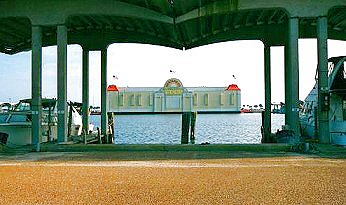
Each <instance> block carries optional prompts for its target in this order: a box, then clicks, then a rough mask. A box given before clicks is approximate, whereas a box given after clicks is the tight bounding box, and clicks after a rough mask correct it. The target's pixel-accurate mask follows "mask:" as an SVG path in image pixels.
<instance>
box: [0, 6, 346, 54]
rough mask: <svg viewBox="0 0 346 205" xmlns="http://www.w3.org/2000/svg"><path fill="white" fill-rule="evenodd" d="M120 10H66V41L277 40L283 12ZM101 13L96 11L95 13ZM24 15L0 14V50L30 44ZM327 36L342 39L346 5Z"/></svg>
mask: <svg viewBox="0 0 346 205" xmlns="http://www.w3.org/2000/svg"><path fill="white" fill-rule="evenodd" d="M117 2H119V4H121V6H123V7H124V10H125V11H124V12H118V13H115V14H109V13H104V14H102V12H98V13H91V14H85V13H81V12H78V9H76V10H75V11H74V10H71V11H70V15H69V16H68V17H67V19H66V26H67V29H68V40H69V43H70V44H72V43H73V44H80V45H82V46H85V47H88V48H89V49H99V48H100V47H104V46H107V45H109V44H111V43H119V42H129V43H131V42H134V43H146V44H154V45H162V46H168V47H173V48H178V49H183V48H186V49H189V48H193V47H197V46H201V45H206V44H210V43H216V42H223V41H231V40H262V41H265V42H268V43H270V44H272V45H283V44H284V43H285V39H286V35H285V33H286V30H287V21H288V16H287V13H286V12H285V10H284V9H281V8H266V9H251V10H237V2H238V1H235V0H227V1H225V0H218V1H217V0H198V1H192V0H191V1H186V0H174V1H173V0H118V1H117ZM100 13H101V14H100ZM29 19H30V18H29V17H7V18H0V52H2V53H7V54H14V53H18V52H21V51H25V50H30V48H31V21H30V20H29ZM328 25H329V37H330V38H334V39H340V40H345V39H346V38H345V37H346V9H345V8H335V9H332V10H331V11H330V12H329V16H328ZM42 28H43V37H42V38H43V45H44V46H50V45H56V25H49V24H48V25H44V26H43V27H42ZM315 36H316V18H301V19H300V37H302V38H311V37H315Z"/></svg>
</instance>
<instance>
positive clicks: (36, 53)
mask: <svg viewBox="0 0 346 205" xmlns="http://www.w3.org/2000/svg"><path fill="white" fill-rule="evenodd" d="M31 58H32V59H31V64H32V65H31V66H32V67H31V75H32V76H31V78H32V79H31V98H32V102H31V114H32V129H31V140H32V145H33V149H34V150H35V151H36V152H39V151H40V139H41V137H42V128H41V119H42V117H41V115H42V28H41V27H40V26H33V27H32V54H31Z"/></svg>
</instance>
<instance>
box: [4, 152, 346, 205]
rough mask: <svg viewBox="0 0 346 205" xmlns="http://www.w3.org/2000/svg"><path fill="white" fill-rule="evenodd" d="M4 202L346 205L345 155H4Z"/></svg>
mask: <svg viewBox="0 0 346 205" xmlns="http://www.w3.org/2000/svg"><path fill="white" fill-rule="evenodd" d="M0 204H346V160H342V159H321V158H307V157H299V156H292V157H276V158H235V159H199V160H156V161H87V162H86V161H64V160H60V161H56V160H54V161H49V160H47V161H39V162H37V161H1V160H0Z"/></svg>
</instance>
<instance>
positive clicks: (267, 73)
mask: <svg viewBox="0 0 346 205" xmlns="http://www.w3.org/2000/svg"><path fill="white" fill-rule="evenodd" d="M264 87H265V93H264V96H265V111H264V130H263V131H264V142H269V140H270V134H271V66H270V46H268V45H264Z"/></svg>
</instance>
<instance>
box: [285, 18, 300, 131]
mask: <svg viewBox="0 0 346 205" xmlns="http://www.w3.org/2000/svg"><path fill="white" fill-rule="evenodd" d="M298 38H299V19H298V18H290V19H289V20H288V36H287V44H286V46H285V61H286V63H285V104H286V105H285V106H286V107H285V108H286V113H285V122H286V123H285V124H286V125H288V126H289V129H291V130H293V131H294V132H295V134H296V135H300V129H299V57H298Z"/></svg>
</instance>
